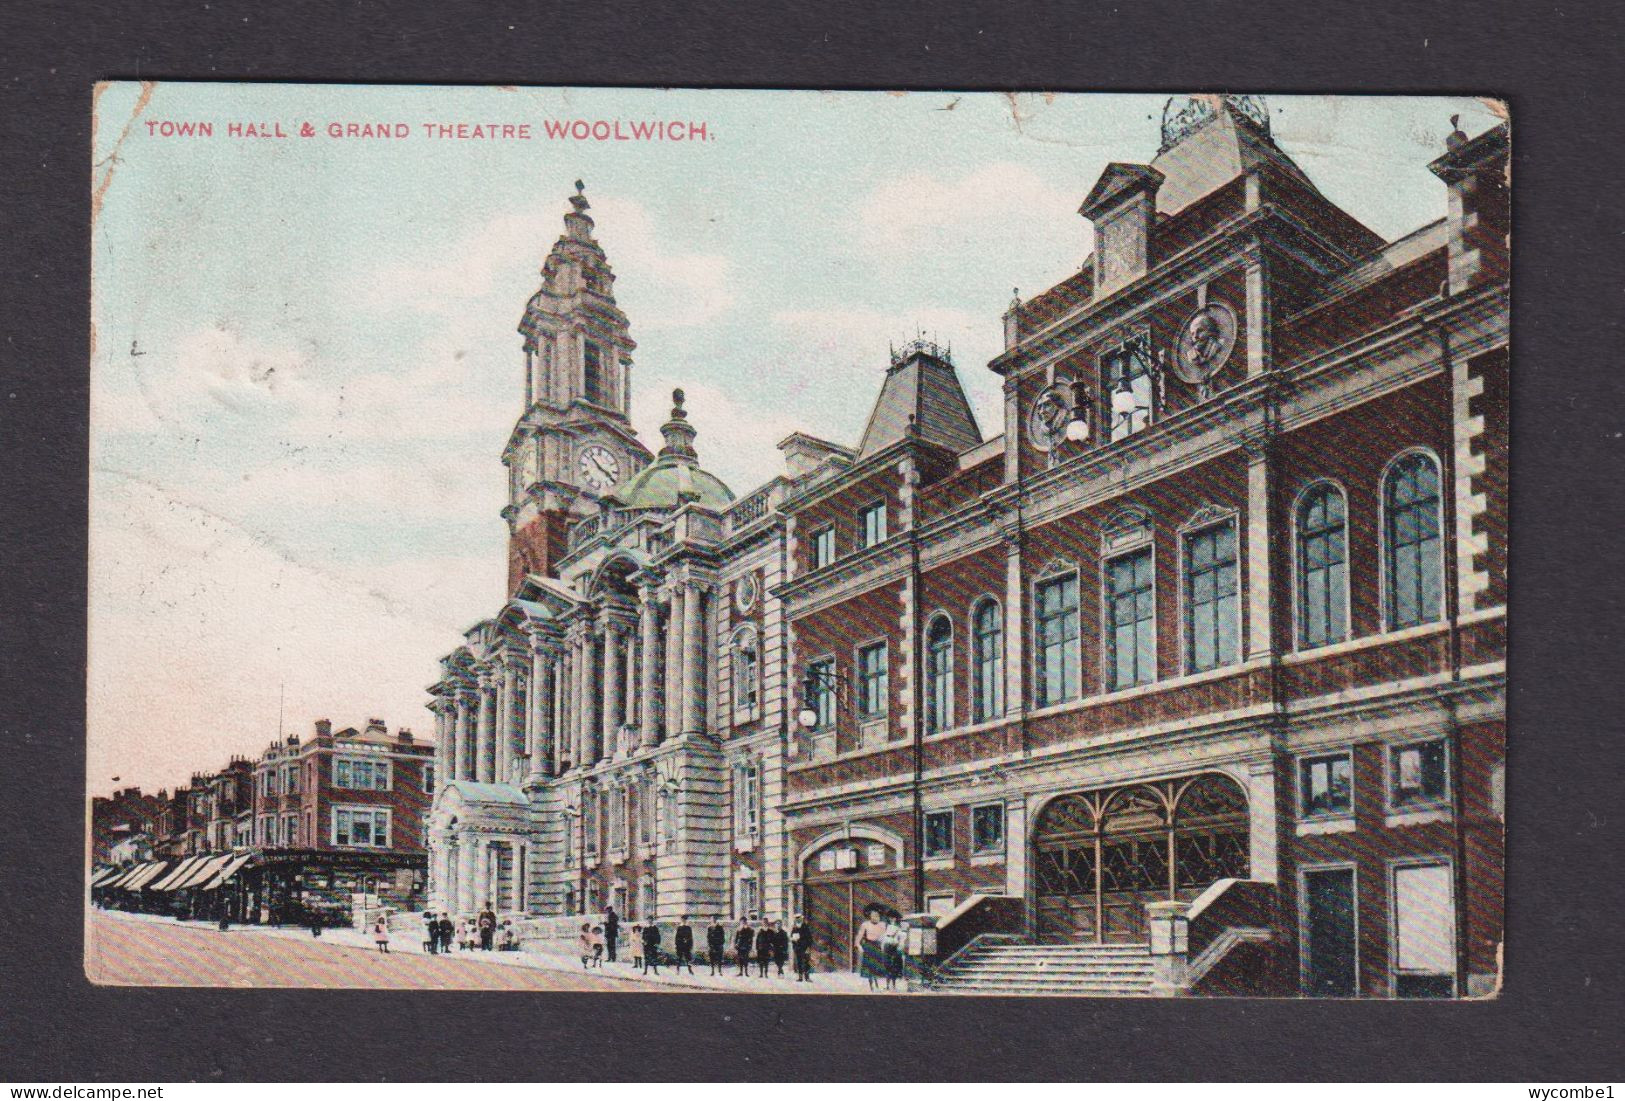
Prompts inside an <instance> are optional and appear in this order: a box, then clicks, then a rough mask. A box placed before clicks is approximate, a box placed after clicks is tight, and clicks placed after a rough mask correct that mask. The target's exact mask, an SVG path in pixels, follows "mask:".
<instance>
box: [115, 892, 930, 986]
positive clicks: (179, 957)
mask: <svg viewBox="0 0 1625 1101" xmlns="http://www.w3.org/2000/svg"><path fill="white" fill-rule="evenodd" d="M85 944H86V949H85V972H86V974H87V975H89V977H90V980H91V981H92V982H97V983H105V984H108V985H115V986H239V987H255V986H296V987H306V986H328V987H369V988H378V989H400V988H406V989H430V990H611V991H628V990H643V991H646V992H649V993H664V994H671V993H680V992H683V991H696V990H706V991H712V992H725V993H734V994H868V993H869V990H868V984H867V982H865V980H863V979H861V978H859V977H858V976H857V975H854V974H851V973H837V974H831V973H829V972H823V973H819V974H817V975H816V976H814V981H813V982H810V983H798V982H796V981H795V979H794V977H793V976H791V975H784V976H780V975H778V974H776V973H775V974H773V975H770V976H769V977H767V978H762V977H758V976H756V975H751V976H749V977H740V976H738V975H737V974H736V973H735V969H734V968H733V967H731V966H730V967H728V968H727V969H726V971H725V973H724V974H723V975H721V976H719V977H715V978H713V977H712V976H711V975H710V974H709V973H708V972H709V968H708V967H706V966H705V965H704V964H697V965H696V966H695V968H694V971H695V973H694V975H692V976H690V975H688V974H686V973H684V974H681V975H679V974H676V973H674V969H673V968H671V967H669V966H668V967H663V968H661V973H660V974H658V975H640V974H639V973H638V972H636V971H634V970H633V969H632V966H631V964H629V963H628V962H626V960H625V958H624V954H625V946H623V948H622V954H623V959H622V960H621V962H619V963H606V964H605V965H604V967H603V968H602V969H601V970H599V969H595V970H592V971H583V970H582V967H581V963H580V957H578V956H576V955H575V954H574V951H575V950H574V947H573V946H572V945H570V944H567V943H565V942H556V941H532V942H530V943H528V944H527V945H526V946H525V950H524V951H522V952H454V953H452V954H451V955H449V956H431V955H427V954H425V953H424V951H423V947H422V943H421V940H420V939H419V938H417V937H413V936H408V935H405V934H403V933H400V932H397V933H396V935H395V937H394V940H393V942H392V943H391V944H390V952H389V954H388V955H384V954H381V953H379V952H378V951H377V949H376V948H375V947H374V946H373V944H372V941H371V939H370V937H368V936H366V935H365V934H362V933H360V932H357V931H356V930H354V929H325V930H323V931H322V935H321V937H320V938H319V939H318V938H315V937H312V936H311V935H310V933H309V931H308V930H305V929H301V928H296V927H293V926H288V927H286V928H280V929H273V928H268V927H265V926H258V925H235V926H232V927H231V928H230V929H228V930H227V931H225V932H221V931H220V930H219V929H218V928H217V927H215V926H213V925H208V924H203V923H199V922H177V921H175V920H173V919H171V918H166V917H158V916H156V915H152V914H130V913H123V912H121V911H116V910H95V909H92V910H91V911H90V915H89V919H88V922H87V925H86V933H85ZM900 993H904V992H903V991H898V992H896V993H893V994H891V995H890V996H893V997H895V996H897V994H900Z"/></svg>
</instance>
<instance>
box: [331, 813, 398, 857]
mask: <svg viewBox="0 0 1625 1101" xmlns="http://www.w3.org/2000/svg"><path fill="white" fill-rule="evenodd" d="M333 844H335V845H348V846H356V847H361V848H374V849H386V848H388V847H389V811H387V810H373V809H370V808H362V807H334V808H333Z"/></svg>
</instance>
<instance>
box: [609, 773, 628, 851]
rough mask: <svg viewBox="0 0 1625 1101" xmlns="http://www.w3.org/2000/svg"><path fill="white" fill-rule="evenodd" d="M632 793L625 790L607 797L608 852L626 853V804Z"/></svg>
mask: <svg viewBox="0 0 1625 1101" xmlns="http://www.w3.org/2000/svg"><path fill="white" fill-rule="evenodd" d="M631 798H632V793H631V791H630V790H628V789H626V788H622V789H621V790H620V791H617V792H612V793H610V796H609V851H610V852H625V851H626V818H627V809H628V808H627V804H628V802H629V801H630V800H631Z"/></svg>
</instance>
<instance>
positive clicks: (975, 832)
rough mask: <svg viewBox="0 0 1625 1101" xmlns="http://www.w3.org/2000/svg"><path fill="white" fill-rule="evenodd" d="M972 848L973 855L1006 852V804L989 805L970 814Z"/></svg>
mask: <svg viewBox="0 0 1625 1101" xmlns="http://www.w3.org/2000/svg"><path fill="white" fill-rule="evenodd" d="M970 835H971V840H970V847H971V852H973V853H998V852H1003V851H1004V804H1003V803H989V804H988V805H987V806H985V807H975V808H973V809H972V810H971V812H970Z"/></svg>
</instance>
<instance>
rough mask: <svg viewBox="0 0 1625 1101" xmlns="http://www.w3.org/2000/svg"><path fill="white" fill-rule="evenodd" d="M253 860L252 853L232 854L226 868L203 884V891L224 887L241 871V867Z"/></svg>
mask: <svg viewBox="0 0 1625 1101" xmlns="http://www.w3.org/2000/svg"><path fill="white" fill-rule="evenodd" d="M253 859H254V854H253V853H233V854H232V855H231V856H230V857H229V859H228V861H227V863H226V866H225V867H223V868H221V869H220V870H219V871H217V872H215V873H214V876H213V877H212V878H211V879H209V881H208V882H206V883H204V884H203V889H204V890H205V891H213V890H215V889H217V888H219V887H224V886H225V885H226V884H227V883H228V882H230V881H231V877H232V876H234V875H236V874H237V873H238V872H240V871H242V870H243V865H245V864H247V863H248V862H249V861H250V860H253Z"/></svg>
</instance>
